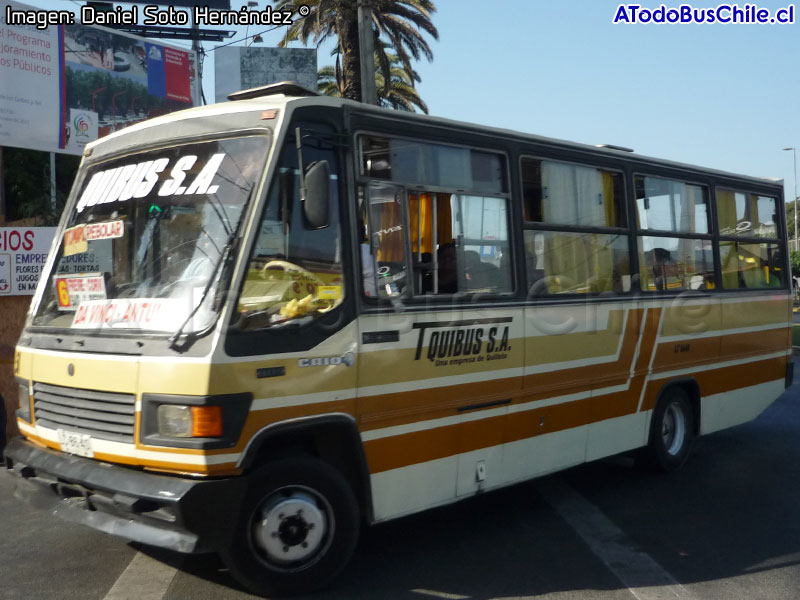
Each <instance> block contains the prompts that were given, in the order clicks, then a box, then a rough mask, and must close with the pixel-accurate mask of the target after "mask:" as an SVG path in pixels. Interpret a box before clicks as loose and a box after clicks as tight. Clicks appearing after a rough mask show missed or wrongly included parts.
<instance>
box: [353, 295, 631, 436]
mask: <svg viewBox="0 0 800 600" xmlns="http://www.w3.org/2000/svg"><path fill="white" fill-rule="evenodd" d="M642 312H643V311H642V310H640V309H633V310H631V311H630V315H629V318H628V323H627V326H626V328H625V332H624V337H623V341H622V350H621V352H620V356H619V358H618V359H617V360H616V361H614V362H612V363H603V364H600V365H589V366H586V367H575V368H571V369H561V370H557V371H551V372H547V373H537V374H533V375H526V376H525V377H524V379H523V388H522V389H520V377H509V378H503V379H489V380H487V381H479V382H473V383H463V384H456V385H450V386H442V387H435V388H427V389H422V390H413V391H407V392H395V393H391V394H381V395H376V396H365V397H361V398H360V399H359V408H360V410H361V416H360V419H359V421H360V423H361V430H362V431H372V430H375V429H383V428H385V427H393V426H396V425H407V424H410V423H416V422H418V421H423V420H433V419H438V418H443V417H449V416H453V415H455V414H457V413H458V408H459V407H461V406H464V405H467V404H469V403H470V402H473V401H474V400H475V399H480V400H481V401H485V402H492V401H495V400H499V399H504V398H511V401H512V402H513V403H514V404H519V403H521V402H531V401H536V400H543V399H547V398H551V397H553V396H555V395H566V394H572V393H580V392H585V391H588V390H589V389H590V388H591V387H592V385H598V384H599V383H601V382H602V387H607V386H610V385H622V384H624V383H625V382H627V381H628V378H629V372H630V364H631V361H632V360H633V355H634V353H635V351H636V344H637V342H638V336H639V330H640V327H641V315H642ZM616 320H621V318H619V319H616ZM578 351H579V347H576V352H578ZM489 375H490V374H489ZM363 406H368V412H367V413H366V414H364V412H365V411H364V408H361V407H363ZM490 408H491V407H486V408H485V410H489V409H490Z"/></svg>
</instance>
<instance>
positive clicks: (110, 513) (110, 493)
mask: <svg viewBox="0 0 800 600" xmlns="http://www.w3.org/2000/svg"><path fill="white" fill-rule="evenodd" d="M5 456H6V467H7V468H8V471H9V473H11V474H12V475H14V476H16V477H17V478H18V480H17V487H16V490H15V493H14V495H15V496H16V497H17V498H19V499H22V500H25V501H27V502H30V503H32V504H34V505H36V506H38V507H40V508H47V509H51V510H53V512H54V514H56V515H57V516H59V517H61V518H64V519H67V520H69V521H73V522H77V523H82V524H84V525H88V526H89V527H92V528H94V529H98V530H100V531H104V532H106V533H111V534H114V535H118V536H120V537H124V538H127V539H129V540H133V541H136V542H141V543H144V544H149V545H152V546H160V547H162V548H169V549H172V550H176V551H178V552H187V553H191V552H215V551H218V550H220V549H222V548H224V547H225V546H227V545H228V543H229V542H230V535H231V532H232V531H233V528H234V525H235V522H236V519H237V516H238V513H239V506H240V505H241V502H242V498H243V497H244V492H245V489H246V478H245V477H234V478H227V479H215V480H193V479H187V478H183V477H174V476H168V475H158V474H155V473H147V472H144V471H139V470H135V469H130V468H127V467H121V466H117V465H113V464H110V463H104V462H99V461H96V460H92V459H88V458H81V457H78V456H72V455H69V454H63V453H61V452H56V451H54V450H50V449H47V448H41V447H39V446H36V445H34V444H32V443H30V442H28V441H27V440H25V439H23V438H16V439H14V440H11V442H10V443H9V444H8V446H7V447H6V450H5Z"/></svg>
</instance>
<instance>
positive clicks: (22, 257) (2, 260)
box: [0, 227, 56, 296]
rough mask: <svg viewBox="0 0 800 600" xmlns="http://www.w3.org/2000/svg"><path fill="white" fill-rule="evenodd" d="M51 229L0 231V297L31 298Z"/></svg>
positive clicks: (51, 238)
mask: <svg viewBox="0 0 800 600" xmlns="http://www.w3.org/2000/svg"><path fill="white" fill-rule="evenodd" d="M55 230H56V228H55V227H0V296H31V295H33V292H34V291H35V290H36V285H37V284H38V283H39V276H40V274H41V272H42V269H43V268H44V263H45V261H46V260H47V252H48V251H49V250H50V244H51V242H52V241H53V235H55Z"/></svg>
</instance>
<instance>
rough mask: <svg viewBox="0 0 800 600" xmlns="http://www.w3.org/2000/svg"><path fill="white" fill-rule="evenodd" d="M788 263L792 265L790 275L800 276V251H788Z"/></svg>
mask: <svg viewBox="0 0 800 600" xmlns="http://www.w3.org/2000/svg"><path fill="white" fill-rule="evenodd" d="M789 263H790V264H791V266H792V277H800V251H798V250H795V251H794V252H790V253H789Z"/></svg>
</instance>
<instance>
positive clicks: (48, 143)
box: [0, 1, 64, 293]
mask: <svg viewBox="0 0 800 600" xmlns="http://www.w3.org/2000/svg"><path fill="white" fill-rule="evenodd" d="M3 4H4V5H5V4H10V5H11V7H12V8H15V9H25V8H30V7H28V6H26V5H24V4H20V3H19V2H13V1H12V2H4V3H3ZM5 18H6V17H5V13H4V12H3V13H2V14H0V146H16V147H20V148H30V149H33V150H49V151H58V150H60V149H61V148H62V144H63V141H64V140H63V136H62V133H61V132H62V131H63V130H64V88H63V83H64V82H63V74H64V64H63V60H64V53H63V52H62V49H63V29H61V28H60V27H48V28H46V29H36V27H33V26H18V25H14V26H9V25H7V24H6V21H5ZM0 293H2V291H0Z"/></svg>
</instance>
